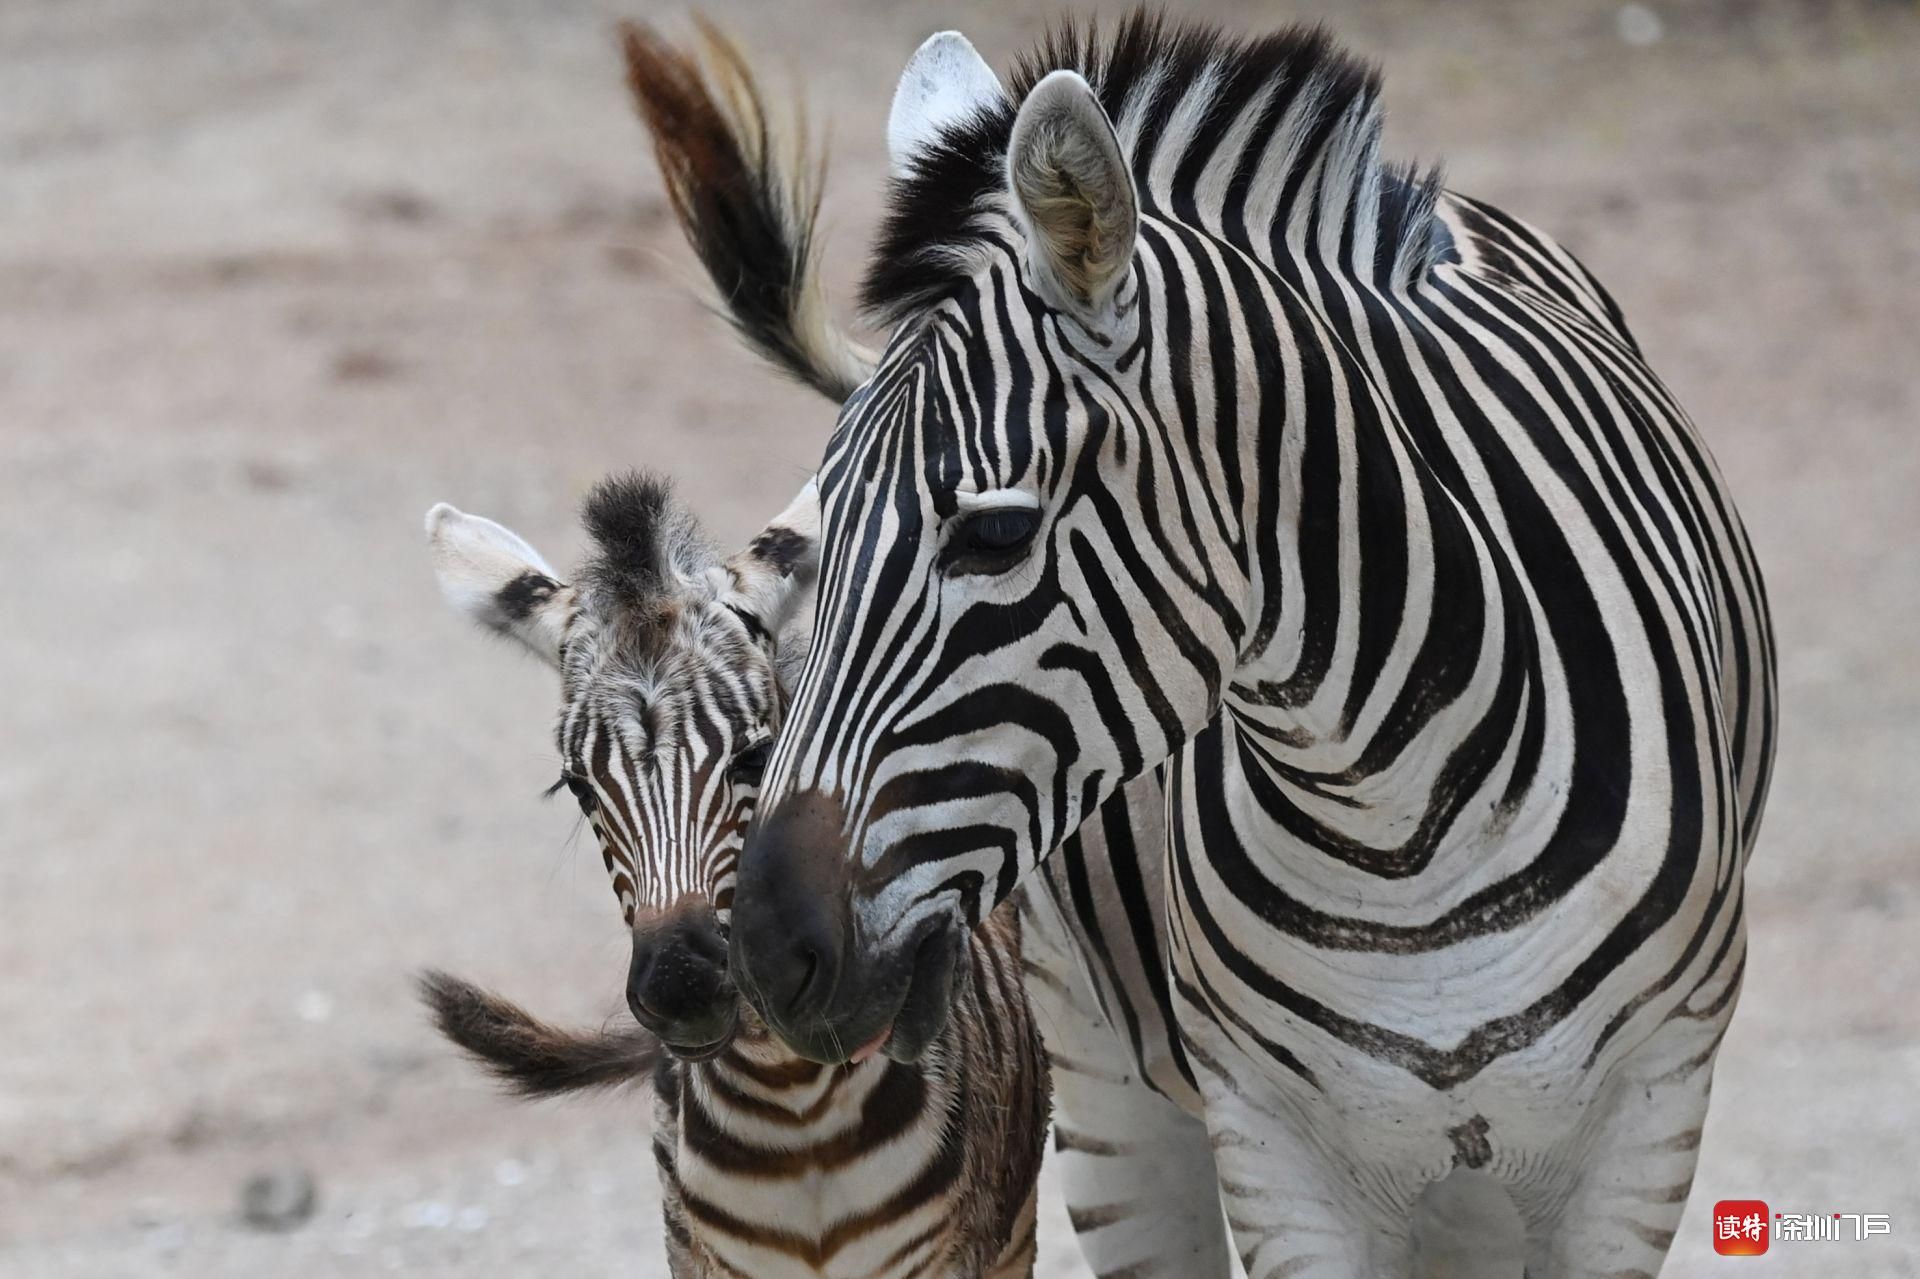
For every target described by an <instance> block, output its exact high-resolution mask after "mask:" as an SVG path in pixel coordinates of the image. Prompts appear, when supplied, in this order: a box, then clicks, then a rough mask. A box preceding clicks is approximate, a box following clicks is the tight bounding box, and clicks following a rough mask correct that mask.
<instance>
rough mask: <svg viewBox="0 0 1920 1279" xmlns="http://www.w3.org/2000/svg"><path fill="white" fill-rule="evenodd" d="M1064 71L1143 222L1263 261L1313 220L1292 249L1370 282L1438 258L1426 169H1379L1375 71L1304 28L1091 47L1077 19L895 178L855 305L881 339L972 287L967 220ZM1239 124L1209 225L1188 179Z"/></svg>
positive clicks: (1148, 35) (1198, 174)
mask: <svg viewBox="0 0 1920 1279" xmlns="http://www.w3.org/2000/svg"><path fill="white" fill-rule="evenodd" d="M1062 68H1064V69H1068V70H1073V71H1077V72H1079V73H1080V74H1081V75H1082V76H1084V77H1085V78H1086V80H1087V82H1088V83H1089V84H1090V85H1091V86H1092V87H1093V90H1094V92H1095V94H1096V95H1098V97H1099V99H1100V104H1101V106H1102V107H1104V108H1105V109H1106V112H1107V116H1108V118H1109V119H1111V120H1112V121H1113V122H1114V126H1115V129H1116V131H1117V132H1118V133H1119V135H1120V145H1121V148H1122V150H1123V151H1124V152H1125V153H1126V155H1127V158H1128V162H1129V164H1130V165H1131V167H1132V169H1133V175H1134V183H1135V186H1136V188H1137V190H1138V192H1139V197H1140V205H1141V212H1142V213H1145V214H1153V215H1157V216H1160V217H1162V218H1167V219H1171V220H1174V221H1178V222H1182V223H1185V224H1187V225H1192V226H1204V227H1205V229H1207V230H1209V231H1210V232H1213V233H1214V234H1217V235H1220V236H1221V237H1222V238H1224V239H1226V240H1228V241H1229V242H1230V243H1237V244H1239V245H1240V246H1241V247H1243V248H1247V249H1249V250H1251V251H1253V252H1255V253H1256V255H1257V256H1259V257H1261V258H1265V259H1268V260H1272V259H1273V257H1274V256H1276V255H1273V254H1272V253H1270V251H1269V249H1270V245H1271V243H1272V240H1273V239H1274V238H1275V237H1276V236H1278V235H1280V234H1283V233H1285V232H1286V230H1287V228H1288V226H1289V223H1290V222H1292V221H1294V220H1295V215H1296V213H1297V212H1300V211H1306V212H1309V213H1310V214H1311V215H1312V218H1311V221H1310V222H1302V223H1300V225H1301V226H1303V227H1305V228H1307V230H1306V233H1305V234H1304V237H1303V238H1302V239H1301V240H1300V241H1299V249H1298V250H1297V251H1299V252H1304V253H1305V254H1308V255H1313V256H1316V257H1318V258H1319V259H1320V260H1322V261H1323V263H1324V264H1325V265H1326V266H1328V267H1330V268H1333V269H1337V270H1342V271H1351V272H1355V273H1362V272H1364V273H1369V274H1371V276H1372V277H1373V278H1374V279H1375V280H1377V281H1379V282H1381V283H1383V284H1409V283H1412V282H1413V281H1415V280H1418V279H1419V278H1420V277H1422V276H1423V275H1424V274H1425V273H1426V272H1427V270H1428V269H1430V268H1431V267H1432V266H1433V265H1434V263H1435V262H1437V261H1439V260H1441V258H1442V257H1443V255H1444V254H1445V253H1446V252H1447V245H1448V243H1449V240H1448V236H1447V233H1446V230H1445V228H1444V227H1443V226H1441V224H1440V223H1439V222H1438V220H1437V219H1436V218H1435V217H1434V216H1433V212H1434V203H1435V201H1436V199H1437V198H1438V196H1439V193H1440V172H1439V169H1438V168H1437V167H1435V168H1431V169H1428V170H1427V171H1426V172H1425V173H1419V172H1417V171H1416V170H1415V168H1414V166H1412V165H1404V166H1402V165H1394V166H1388V165H1383V164H1382V162H1381V160H1380V130H1381V121H1382V116H1381V109H1380V75H1379V72H1378V70H1377V69H1376V68H1375V67H1373V66H1372V65H1370V64H1368V63H1366V62H1363V61H1361V60H1360V59H1358V58H1356V57H1354V56H1353V55H1351V54H1349V53H1347V52H1346V51H1344V50H1343V49H1341V48H1340V47H1339V46H1337V45H1336V44H1335V43H1334V42H1333V39H1332V37H1331V36H1329V35H1328V33H1327V32H1326V30H1325V29H1324V28H1322V27H1318V26H1313V27H1301V26H1292V27H1287V28H1285V29H1283V30H1280V31H1278V32H1275V33H1273V34H1270V35H1266V36H1261V37H1258V38H1254V39H1239V38H1235V37H1232V36H1229V35H1227V34H1225V33H1223V32H1222V31H1220V30H1219V29H1217V28H1215V27H1212V26H1209V25H1202V24H1198V23H1172V22H1169V21H1168V20H1167V19H1166V18H1165V17H1164V16H1163V15H1160V14H1156V13H1152V12H1148V11H1146V10H1136V11H1135V12H1133V13H1132V14H1130V15H1129V16H1128V17H1127V18H1126V19H1125V20H1123V21H1122V23H1121V24H1120V26H1119V28H1118V29H1117V30H1116V31H1115V33H1114V34H1113V36H1112V38H1111V39H1107V40H1102V39H1101V38H1100V36H1099V34H1098V32H1097V31H1096V29H1095V27H1094V25H1093V24H1092V23H1089V24H1088V25H1087V26H1086V27H1085V28H1081V27H1077V26H1075V25H1074V24H1072V23H1068V24H1066V25H1063V26H1061V27H1059V28H1057V29H1056V30H1054V31H1053V32H1052V33H1050V34H1049V35H1048V36H1047V37H1046V39H1045V40H1044V41H1043V42H1042V43H1041V45H1040V46H1039V48H1037V49H1035V50H1034V51H1033V52H1031V53H1029V54H1027V55H1026V56H1025V57H1024V58H1022V59H1021V60H1020V62H1019V64H1018V66H1017V67H1016V69H1015V71H1014V76H1013V84H1012V88H1011V91H1010V93H1009V94H1008V95H1007V96H1006V98H1005V99H1004V100H1003V101H1002V102H999V103H996V104H994V105H993V106H992V107H990V108H987V109H984V110H981V111H979V112H976V113H975V114H974V115H973V116H971V117H970V118H969V119H967V120H965V121H963V122H961V123H960V124H958V125H956V126H954V127H952V128H950V129H948V130H947V132H946V133H945V134H944V136H943V137H942V138H941V139H940V141H939V142H938V143H937V144H935V145H934V146H931V147H929V148H926V149H925V150H923V151H921V152H920V153H919V154H918V155H916V156H915V157H914V162H913V164H912V167H911V171H910V172H909V173H908V174H907V175H906V176H904V177H901V178H898V179H896V180H895V181H894V184H893V188H892V192H891V201H890V209H889V212H888V215H887V218H886V222H885V224H884V226H883V228H882V232H881V242H880V246H879V248H878V250H877V251H876V253H875V256H874V260H873V262H872V264H871V265H870V267H869V268H868V272H867V277H866V281H865V284H864V286H863V288H862V291H861V302H862V304H863V306H864V307H865V308H866V310H867V312H868V313H869V315H871V316H872V317H873V318H874V319H875V320H876V321H877V322H879V323H881V324H882V325H884V326H886V327H888V328H891V327H893V326H894V325H896V324H898V323H899V322H901V321H902V320H905V319H907V318H908V317H910V316H911V315H913V314H915V313H916V312H918V311H920V310H922V309H923V308H924V307H926V306H927V305H928V304H929V303H931V302H934V301H936V300H938V299H939V298H940V297H942V296H944V295H946V294H947V293H948V292H950V291H951V290H952V289H953V288H955V287H956V286H958V285H959V284H961V283H962V282H963V281H964V280H965V279H966V278H967V276H968V275H970V274H971V267H972V265H973V262H974V260H975V251H976V250H978V249H981V248H984V247H987V246H989V245H990V244H991V243H993V242H994V240H995V238H996V237H995V233H994V230H993V228H992V225H991V223H990V221H989V220H987V219H985V218H983V217H982V216H981V215H982V214H983V213H986V212H988V211H990V210H992V209H994V208H996V207H997V205H998V201H999V200H1000V198H1001V196H1002V194H1003V192H1004V191H1005V189H1006V154H1007V145H1008V140H1009V137H1010V136H1011V133H1012V130H1013V121H1014V116H1015V114H1016V112H1017V110H1018V104H1019V103H1020V102H1022V101H1024V100H1025V98H1026V96H1027V94H1028V93H1029V92H1030V91H1031V90H1032V88H1033V86H1034V85H1035V84H1037V83H1038V82H1039V81H1040V79H1041V78H1042V77H1044V76H1046V75H1047V74H1048V73H1049V72H1051V71H1055V70H1059V69H1062ZM1249 112H1251V113H1252V116H1253V118H1252V119H1251V120H1249V121H1248V122H1247V123H1249V124H1250V126H1251V133H1250V134H1248V135H1246V137H1244V138H1242V139H1239V140H1237V142H1238V144H1241V145H1244V151H1243V153H1242V157H1241V159H1240V161H1239V163H1238V166H1237V168H1236V169H1235V171H1234V172H1233V173H1232V175H1231V177H1230V179H1229V180H1228V182H1227V184H1226V188H1225V191H1224V193H1222V192H1220V191H1218V190H1216V191H1214V192H1212V193H1211V195H1212V200H1213V202H1217V203H1219V204H1220V205H1221V207H1222V210H1223V212H1224V213H1225V214H1226V216H1222V217H1221V218H1220V219H1219V224H1214V223H1213V222H1212V220H1211V219H1209V218H1208V217H1207V212H1206V210H1204V209H1202V208H1201V207H1200V204H1201V200H1200V196H1201V192H1200V191H1199V187H1200V185H1201V178H1202V175H1203V173H1204V171H1205V170H1206V168H1207V161H1208V159H1209V158H1210V157H1211V156H1212V154H1213V152H1214V150H1215V149H1216V147H1217V146H1219V145H1220V144H1222V143H1223V142H1229V141H1234V140H1233V139H1230V136H1229V135H1230V134H1233V133H1237V132H1238V130H1237V129H1236V128H1235V125H1236V122H1240V121H1241V120H1242V116H1243V114H1245V113H1249ZM1168 148H1172V150H1168ZM1163 151H1166V153H1165V154H1163V153H1162V152H1163ZM1256 187H1259V188H1262V189H1266V190H1277V191H1278V198H1277V200H1276V201H1275V202H1274V203H1273V215H1272V218H1271V219H1270V222H1269V224H1267V225H1249V224H1246V223H1244V222H1242V221H1241V220H1240V218H1239V215H1242V214H1244V213H1245V212H1246V210H1247V207H1248V205H1250V204H1251V203H1252V201H1251V200H1250V199H1249V196H1250V194H1251V193H1252V192H1253V191H1254V189H1255V188H1256ZM1303 202H1304V203H1303ZM1236 210H1237V212H1235V211H1236ZM1369 246H1370V251H1369Z"/></svg>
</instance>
